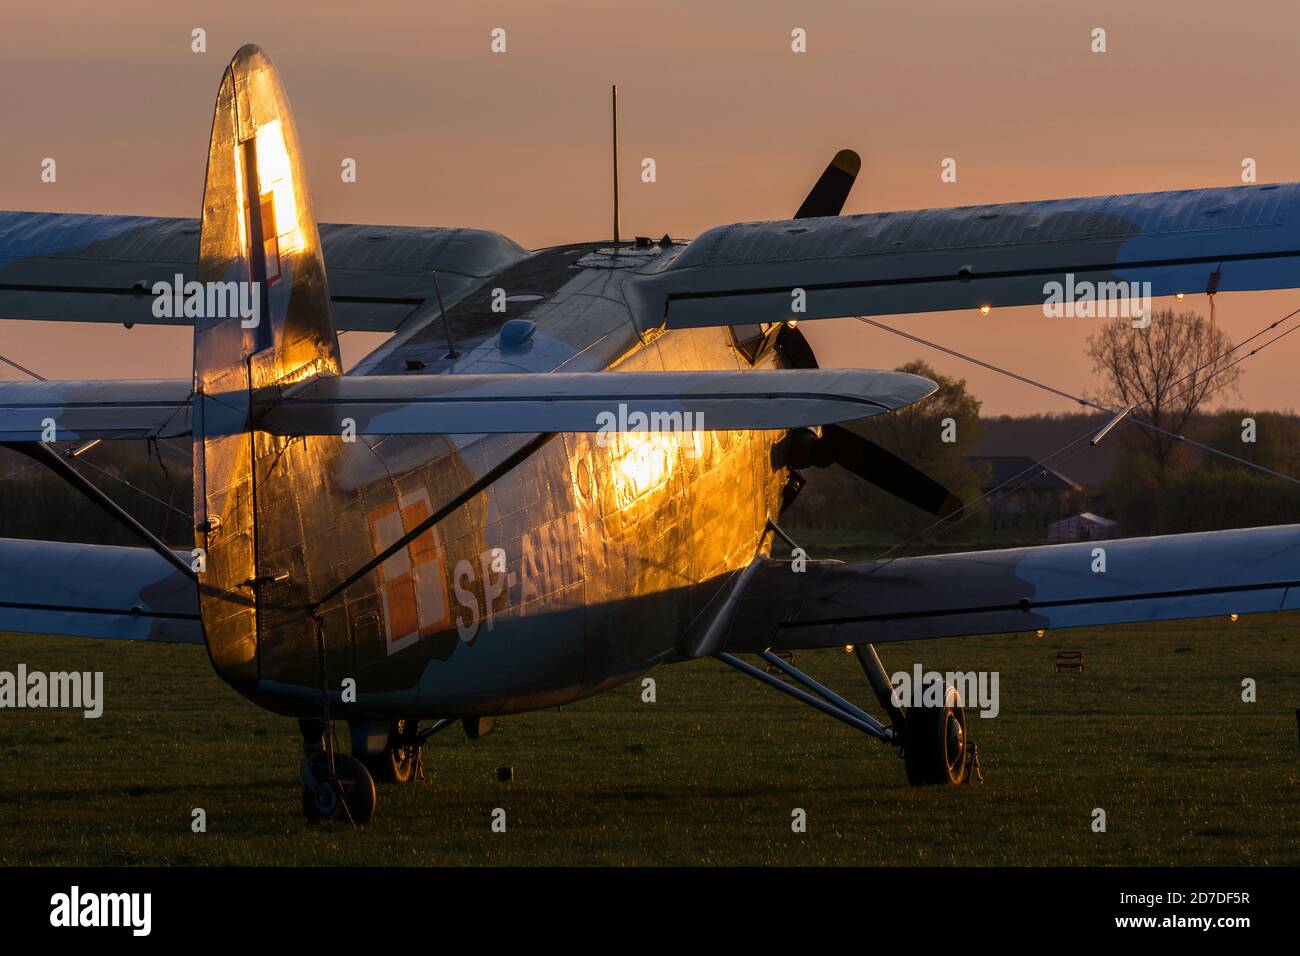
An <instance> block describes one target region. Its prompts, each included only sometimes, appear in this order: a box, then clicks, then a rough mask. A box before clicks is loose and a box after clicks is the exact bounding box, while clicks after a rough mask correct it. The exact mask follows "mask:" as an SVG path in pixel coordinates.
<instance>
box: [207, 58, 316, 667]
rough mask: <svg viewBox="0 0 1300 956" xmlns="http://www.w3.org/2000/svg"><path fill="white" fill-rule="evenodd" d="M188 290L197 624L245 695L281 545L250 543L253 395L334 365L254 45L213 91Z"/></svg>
mask: <svg viewBox="0 0 1300 956" xmlns="http://www.w3.org/2000/svg"><path fill="white" fill-rule="evenodd" d="M198 282H199V284H200V286H199V289H198V290H197V291H199V292H201V293H202V297H201V298H202V302H201V308H200V309H198V310H196V311H201V314H200V315H197V316H195V327H194V391H195V398H194V415H193V434H194V458H195V483H194V516H195V521H196V530H195V541H196V546H197V547H198V548H201V549H203V552H204V555H205V561H206V569H205V571H204V572H202V573H201V575H200V578H201V581H202V584H203V588H202V597H201V601H202V603H203V617H204V626H205V632H206V636H207V640H208V651H209V653H210V655H211V657H212V662H213V665H214V667H216V669H217V671H218V673H220V674H221V675H222V676H223V677H224V678H225V679H226V680H227V681H229V682H230V683H231V684H233V685H234V686H236V687H247V686H249V685H251V684H252V683H253V682H255V681H256V679H257V677H258V658H257V634H258V630H259V618H260V616H261V615H262V614H263V613H264V612H263V610H262V609H261V608H260V607H259V596H260V594H261V591H262V589H263V587H264V585H263V584H262V579H263V577H264V576H263V575H260V574H259V570H258V569H259V567H261V566H262V564H264V563H265V562H266V561H268V560H272V559H276V560H278V557H277V549H278V544H277V542H276V541H275V540H272V539H273V538H274V536H268V535H269V530H270V529H268V534H262V535H259V522H258V520H257V517H258V516H262V517H265V516H266V514H269V512H267V508H268V506H269V505H268V503H267V502H268V501H269V500H271V499H273V498H275V497H276V491H277V489H276V488H275V487H274V486H273V484H271V485H267V484H266V483H267V482H268V481H270V480H271V478H270V471H271V469H270V468H269V467H263V465H262V463H263V462H267V461H271V460H274V457H275V454H276V452H277V450H278V449H277V448H275V447H272V445H271V443H273V442H275V441H279V439H275V438H272V437H267V436H263V435H260V434H258V433H257V432H255V431H254V430H253V428H252V417H251V412H252V409H253V402H252V396H253V394H254V393H256V392H259V391H261V390H263V389H265V388H267V387H268V386H275V385H287V384H291V383H295V382H303V381H306V380H309V379H314V378H320V377H327V376H333V375H338V374H339V372H340V371H341V363H340V360H339V346H338V335H337V333H336V332H335V329H334V324H333V321H332V319H331V316H330V301H329V285H328V282H327V279H326V275H325V260H324V257H323V255H322V253H321V244H320V237H319V235H318V233H317V229H316V221H315V219H314V218H313V216H312V206H311V199H310V197H309V196H308V193H307V183H306V179H305V177H304V173H303V168H302V162H301V159H300V153H299V149H298V137H297V134H296V131H295V129H294V123H293V117H292V116H291V115H290V111H289V102H288V99H287V97H286V96H285V92H284V88H283V87H282V86H281V84H280V79H279V75H278V74H277V73H276V70H275V67H274V66H272V64H271V61H270V59H268V58H267V56H266V54H264V53H263V52H262V51H261V50H260V49H259V48H258V47H256V46H253V45H251V44H250V45H248V46H245V47H243V48H242V49H240V50H239V52H237V53H236V54H235V56H234V57H233V58H232V59H231V61H230V65H229V66H228V67H227V68H226V72H225V75H224V76H223V78H222V81H221V87H220V90H219V91H218V93H217V103H216V109H215V114H214V116H213V119H212V139H211V143H210V146H209V150H208V168H207V178H206V182H205V184H204V189H203V216H202V222H201V227H200V233H199V262H198ZM189 292H190V290H187V291H186V296H185V298H186V304H187V306H188V305H189V304H190V302H191V301H192V297H191V295H190V294H189ZM259 471H263V472H265V473H264V474H261V475H259V474H258V472H259ZM264 485H265V487H263V486H264ZM259 496H260V497H261V498H263V499H266V500H264V501H262V502H261V503H259ZM263 523H264V522H263ZM280 543H283V542H280ZM263 623H265V622H263Z"/></svg>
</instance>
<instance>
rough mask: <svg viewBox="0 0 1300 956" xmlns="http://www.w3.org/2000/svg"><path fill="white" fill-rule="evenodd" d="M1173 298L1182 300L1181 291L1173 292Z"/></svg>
mask: <svg viewBox="0 0 1300 956" xmlns="http://www.w3.org/2000/svg"><path fill="white" fill-rule="evenodd" d="M1174 298H1175V299H1177V300H1178V301H1179V302H1182V301H1183V294H1182V293H1181V292H1178V293H1175V294H1174Z"/></svg>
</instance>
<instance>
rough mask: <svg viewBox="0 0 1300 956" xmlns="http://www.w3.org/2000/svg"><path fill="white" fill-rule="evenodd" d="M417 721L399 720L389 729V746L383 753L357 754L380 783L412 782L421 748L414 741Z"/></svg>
mask: <svg viewBox="0 0 1300 956" xmlns="http://www.w3.org/2000/svg"><path fill="white" fill-rule="evenodd" d="M414 735H415V722H414V721H409V720H399V721H398V722H397V723H395V724H393V726H392V727H391V728H390V729H389V731H388V746H387V747H385V748H384V750H383V752H382V753H377V754H356V758H357V759H358V760H360V761H361V762H362V763H363V764H365V767H366V769H367V770H369V771H370V775H371V776H373V777H374V778H375V779H376V780H377V781H379V782H380V783H410V782H411V779H412V778H413V777H414V776H415V761H416V759H417V758H418V757H419V754H420V748H419V746H418V745H417V744H415V743H413V742H412V738H413V737H414Z"/></svg>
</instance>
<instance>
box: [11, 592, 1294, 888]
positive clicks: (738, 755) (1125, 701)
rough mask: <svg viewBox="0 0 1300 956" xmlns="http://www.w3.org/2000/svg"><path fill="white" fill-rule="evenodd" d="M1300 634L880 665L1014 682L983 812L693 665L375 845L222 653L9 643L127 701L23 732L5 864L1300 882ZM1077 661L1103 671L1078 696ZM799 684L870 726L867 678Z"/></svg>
mask: <svg viewBox="0 0 1300 956" xmlns="http://www.w3.org/2000/svg"><path fill="white" fill-rule="evenodd" d="M1298 623H1300V619H1298V616H1297V615H1268V616H1257V617H1247V618H1243V619H1242V620H1241V621H1240V622H1239V623H1237V624H1229V623H1228V622H1227V621H1226V620H1222V619H1217V620H1213V621H1203V622H1195V623H1190V624H1188V623H1176V624H1165V625H1156V626H1141V627H1139V626H1130V627H1124V628H1114V629H1109V630H1106V631H1100V630H1098V631H1075V632H1062V633H1060V634H1050V635H1048V636H1047V637H1045V638H1042V639H1036V638H1035V637H1034V636H1033V635H1015V636H1003V637H995V638H981V639H964V640H950V641H936V642H929V643H927V644H922V645H917V644H906V645H904V644H895V645H886V646H883V647H882V648H881V651H882V654H883V655H884V657H885V661H886V664H887V665H888V666H889V668H890V670H891V671H892V670H899V669H904V668H909V667H910V666H911V663H912V662H913V661H915V660H920V661H922V662H923V663H924V664H925V665H926V667H927V668H929V667H934V668H937V669H966V668H982V669H992V670H997V671H999V672H1000V673H1001V707H1002V714H1001V716H999V717H998V718H997V719H994V720H980V719H978V718H972V723H973V725H974V732H975V737H976V739H977V741H978V743H979V747H980V755H981V758H982V763H983V767H984V775H985V783H984V784H983V785H982V786H973V787H962V788H946V789H937V788H926V789H912V788H909V787H908V786H907V785H906V783H905V780H904V775H903V768H902V764H901V761H900V760H899V759H898V758H897V756H896V754H895V752H894V751H892V750H890V749H889V748H886V747H883V746H880V745H879V744H877V743H875V742H874V741H871V740H869V739H867V738H865V737H863V736H862V735H860V734H858V733H856V732H854V731H852V730H849V729H848V728H846V727H843V726H841V725H840V724H838V723H836V722H834V721H832V720H830V719H828V718H826V717H823V716H822V715H820V714H817V713H815V712H813V711H811V710H809V709H808V708H805V707H803V706H802V705H799V704H797V703H795V702H793V701H790V700H788V699H787V698H785V697H783V696H781V695H778V694H777V693H775V692H774V691H772V690H770V689H768V688H765V687H762V686H760V685H759V684H757V683H756V682H754V681H751V680H749V679H748V678H745V677H743V676H742V675H740V674H738V673H735V672H733V671H732V670H730V669H729V668H726V667H724V666H723V665H721V664H718V663H716V662H713V661H707V660H706V661H699V662H695V663H691V664H685V665H674V666H671V667H665V668H661V669H659V670H657V671H655V672H654V674H653V676H654V678H655V679H656V680H657V682H658V688H657V689H658V702H657V703H655V704H645V703H642V702H641V693H640V685H639V682H638V683H633V684H630V685H627V686H624V687H622V688H619V689H617V690H615V691H613V692H612V693H609V694H605V695H603V696H600V697H596V698H593V699H592V700H589V701H585V702H583V703H580V704H577V705H573V706H571V707H566V708H564V710H563V711H562V712H556V711H547V712H544V713H537V714H528V715H523V716H518V717H513V718H506V719H505V720H503V721H502V723H501V725H500V726H499V728H498V730H497V731H496V732H495V733H494V734H492V735H490V736H488V737H486V738H484V739H482V740H479V741H476V742H471V741H469V740H467V739H465V738H464V736H463V735H462V734H461V733H460V731H459V730H448V731H447V732H445V733H443V734H441V735H439V736H437V737H435V738H433V740H432V741H431V742H430V744H429V746H428V747H427V748H426V752H425V756H426V779H425V780H424V781H422V782H419V783H416V784H414V785H410V786H405V787H397V786H389V787H383V788H381V791H380V798H379V809H378V811H377V813H376V816H375V819H374V821H373V822H372V824H371V825H370V826H369V827H367V828H365V829H362V830H358V831H351V830H348V829H344V828H340V827H336V826H331V827H326V828H322V829H311V828H309V827H308V826H307V825H306V824H305V822H304V821H303V820H302V819H301V815H300V813H301V811H300V807H299V795H298V786H297V782H296V775H297V759H298V754H299V741H298V739H297V734H296V727H295V725H294V723H293V722H292V721H289V720H286V719H284V718H278V717H274V716H271V715H269V714H266V713H263V712H261V711H259V710H257V709H256V708H254V707H253V706H252V705H251V704H248V703H247V702H245V701H244V700H243V699H242V698H240V697H238V696H237V695H236V694H234V692H232V691H230V690H229V689H228V688H226V687H225V686H224V685H223V684H222V683H221V682H220V681H219V680H218V679H217V678H216V676H215V675H213V673H212V672H211V670H210V667H209V664H208V661H207V657H206V655H205V654H204V652H203V650H202V649H201V648H195V647H166V646H150V645H128V644H115V643H111V642H96V641H83V640H75V639H46V638H37V637H28V636H8V637H0V669H4V670H13V669H14V668H15V667H16V665H17V664H18V663H19V662H25V663H26V664H27V665H28V666H29V668H33V669H40V670H64V669H79V670H86V669H90V670H103V671H104V672H105V687H106V697H107V704H106V709H105V714H104V716H103V718H102V719H100V720H84V719H82V717H81V716H80V714H79V713H73V712H68V711H48V710H47V711H30V710H4V711H0V768H3V771H4V772H3V774H0V864H6V865H13V864H92V865H94V864H174V865H196V864H241V863H242V864H268V865H280V864H306V863H314V864H351V863H383V864H471V865H474V864H710V863H731V864H755V863H781V864H800V865H826V864H831V865H840V864H951V863H958V864H1034V865H1037V864H1104V865H1111V864H1157V865H1160V864H1228V865H1233V864H1290V865H1295V864H1297V863H1300V795H1298V794H1297V776H1298V775H1300V749H1298V746H1297V728H1296V718H1295V708H1296V707H1297V706H1298V705H1300V657H1298V656H1297V654H1296V653H1295V650H1294V646H1293V645H1291V643H1290V641H1291V638H1290V635H1291V633H1292V632H1293V631H1294V629H1295V628H1296V626H1297V624H1298ZM1060 649H1079V650H1082V651H1083V652H1084V653H1085V655H1086V668H1087V669H1086V670H1085V671H1084V672H1083V673H1059V674H1058V673H1054V672H1053V662H1054V659H1055V654H1056V651H1057V650H1060ZM798 664H799V665H800V666H801V667H803V668H805V669H807V670H808V671H810V672H811V673H812V674H814V675H815V676H818V677H819V678H822V679H824V680H826V681H827V682H828V683H830V684H831V685H832V686H833V687H835V688H836V689H838V690H840V691H841V692H843V693H845V694H846V696H849V697H850V698H851V699H856V700H858V701H860V702H861V703H863V704H867V703H868V700H869V694H868V692H867V691H866V687H865V681H864V679H863V677H862V675H861V673H860V671H859V670H858V669H857V664H856V661H855V660H854V658H853V657H852V656H851V655H847V654H844V653H842V652H839V651H824V652H817V653H804V654H800V655H799V657H798ZM1243 677H1253V678H1255V679H1256V680H1257V681H1258V684H1259V702H1258V703H1255V704H1245V703H1242V702H1241V693H1240V683H1241V679H1242V678H1243ZM868 709H872V710H874V709H875V708H874V707H872V706H869V707H868ZM504 765H510V766H513V767H514V772H515V781H514V782H513V783H510V784H503V783H499V782H498V781H497V778H496V768H497V767H499V766H504ZM194 807H203V808H205V809H206V810H207V814H208V832H207V833H204V834H194V833H192V832H190V811H191V809H192V808H194ZM494 807H503V808H505V810H506V811H507V820H508V830H507V832H506V833H505V834H494V833H492V832H491V829H490V826H489V823H490V814H491V812H492V809H493V808H494ZM795 807H802V808H804V809H805V810H806V811H807V813H808V832H807V833H805V834H801V835H797V834H794V833H792V832H791V830H790V813H791V810H792V809H793V808H795ZM1094 807H1102V808H1104V809H1105V810H1106V813H1107V823H1108V826H1107V832H1105V833H1094V832H1092V830H1091V827H1090V824H1091V821H1092V811H1093V808H1094Z"/></svg>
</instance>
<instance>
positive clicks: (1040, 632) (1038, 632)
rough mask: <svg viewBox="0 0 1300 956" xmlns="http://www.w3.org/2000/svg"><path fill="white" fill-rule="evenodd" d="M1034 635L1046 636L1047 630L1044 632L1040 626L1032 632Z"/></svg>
mask: <svg viewBox="0 0 1300 956" xmlns="http://www.w3.org/2000/svg"><path fill="white" fill-rule="evenodd" d="M1034 636H1035V637H1046V636H1047V632H1046V631H1045V630H1043V629H1042V628H1041V627H1040V628H1039V629H1038V630H1036V631H1035V632H1034Z"/></svg>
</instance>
